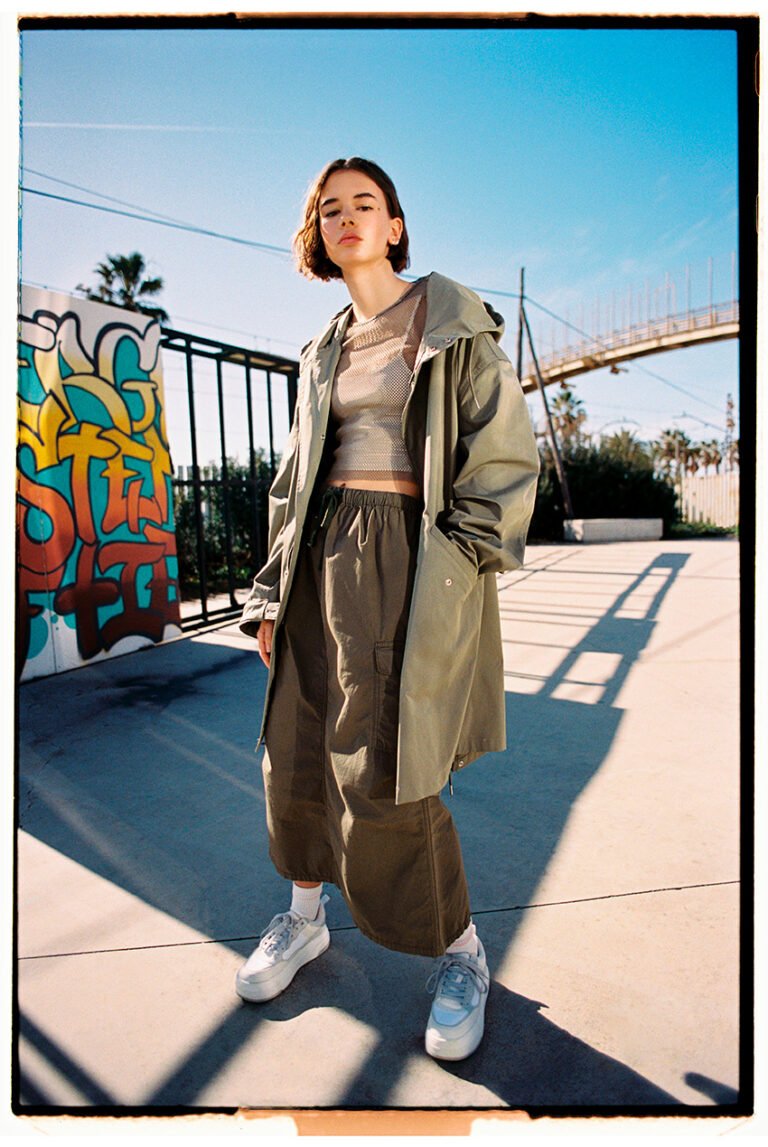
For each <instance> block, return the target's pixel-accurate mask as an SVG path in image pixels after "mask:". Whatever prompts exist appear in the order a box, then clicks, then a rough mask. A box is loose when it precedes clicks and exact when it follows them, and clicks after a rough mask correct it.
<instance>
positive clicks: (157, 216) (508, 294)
mask: <svg viewBox="0 0 768 1147" xmlns="http://www.w3.org/2000/svg"><path fill="white" fill-rule="evenodd" d="M22 170H23V171H28V172H29V173H30V174H31V175H38V176H40V177H41V178H42V179H50V180H51V182H53V183H60V184H61V185H62V186H64V187H72V188H74V189H75V190H76V191H85V192H86V193H87V194H88V195H96V196H97V197H98V198H99V199H106V200H108V201H109V202H110V203H120V204H122V206H123V207H133V208H135V210H136V211H137V212H141V213H142V214H136V215H133V214H128V212H124V211H115V210H114V209H112V210H111V213H112V214H114V215H125V216H126V217H127V218H129V219H140V220H141V221H142V222H144V223H158V224H161V225H165V226H169V227H170V226H173V227H177V228H179V229H182V230H186V231H191V232H192V233H193V234H197V235H207V236H208V237H209V238H212V239H226V240H227V241H228V242H230V243H242V244H244V245H246V246H249V247H255V248H257V249H259V250H264V251H269V252H273V253H277V254H281V255H290V254H291V253H292V252H291V250H290V248H289V247H277V246H275V245H274V244H271V243H260V242H257V241H256V240H254V239H241V238H240V237H238V236H236V235H225V234H222V233H221V232H218V231H211V230H209V229H207V228H205V227H198V226H197V225H196V224H194V223H187V222H186V221H185V220H181V219H176V218H174V217H173V216H171V215H164V214H163V213H162V212H160V211H154V210H153V209H152V208H151V207H144V206H143V205H142V204H139V203H131V202H129V201H128V200H126V199H118V198H117V197H116V196H114V195H105V194H104V193H103V192H101V191H94V189H93V188H92V187H84V186H83V185H82V184H80V183H71V182H70V181H69V180H66V179H59V178H58V176H55V175H48V174H47V173H46V172H44V171H37V170H36V169H35V168H32V167H24V168H23V169H22ZM20 190H21V191H25V192H27V193H28V194H30V195H42V196H45V197H46V198H48V199H56V200H58V201H59V202H61V203H72V204H74V205H75V206H77V207H90V208H91V209H92V210H93V211H110V208H107V207H103V206H102V205H101V204H100V203H86V202H85V200H82V199H71V198H69V197H68V196H66V195H54V194H53V193H52V192H49V191H41V190H39V189H37V188H34V187H24V186H23V185H21V188H20ZM149 216H154V218H149ZM416 277H417V276H415V275H404V276H403V278H404V279H415V278H416ZM469 289H470V290H471V291H477V293H478V294H484V295H499V296H500V297H502V298H505V299H519V298H520V293H519V291H501V290H495V289H493V288H491V287H473V286H470V288H469ZM532 301H533V300H532Z"/></svg>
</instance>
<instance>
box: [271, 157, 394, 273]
mask: <svg viewBox="0 0 768 1147" xmlns="http://www.w3.org/2000/svg"><path fill="white" fill-rule="evenodd" d="M334 171H360V172H362V174H363V175H367V176H368V177H369V179H372V180H373V182H374V183H375V184H376V186H377V187H378V189H379V191H381V193H382V195H383V196H384V199H385V201H386V204H387V210H388V211H389V217H390V219H395V218H398V219H402V221H403V233H402V235H401V236H400V241H399V243H397V244H395V245H391V244H390V248H389V252H388V254H387V258H388V259H389V261H390V263H391V264H392V267H393V269H394V270H395V271H404V270H405V268H406V267H408V266H409V265H410V259H409V258H408V231H407V230H406V226H405V213H404V212H403V208H402V205H401V203H400V200H399V198H398V195H397V191H396V190H395V185H394V183H393V182H392V180H391V179H390V178H389V176H388V175H387V173H386V171H383V170H382V169H381V168H380V167H379V165H378V163H374V162H373V160H371V159H361V158H360V156H359V155H352V156H350V157H349V159H334V160H333V161H332V162H331V163H329V164H327V165H326V166H325V167H324V168H323V170H322V171H321V172H320V174H319V175H318V176H317V178H316V179H315V180H314V181H313V182H312V184H311V185H310V188H309V191H308V192H307V197H306V199H305V200H304V218H303V220H302V223H301V226H300V227H299V229H298V231H297V232H296V234H295V235H294V236H293V243H292V246H293V252H294V255H295V256H296V263H297V267H298V269H299V271H301V273H302V275H306V277H307V278H308V279H323V280H325V281H326V282H327V281H328V279H340V278H341V277H342V275H341V268H340V267H337V266H336V264H335V263H333V262H331V260H330V259H329V258H328V255H327V254H326V251H325V245H324V244H323V240H322V236H321V235H320V196H321V194H322V191H323V187H324V186H325V183H326V180H327V179H328V178H329V177H330V176H331V175H333V173H334Z"/></svg>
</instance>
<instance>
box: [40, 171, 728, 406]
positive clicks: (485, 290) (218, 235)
mask: <svg viewBox="0 0 768 1147" xmlns="http://www.w3.org/2000/svg"><path fill="white" fill-rule="evenodd" d="M24 170H26V171H30V172H32V169H31V168H25V169H24ZM33 174H37V175H39V176H42V178H44V179H50V180H53V181H54V182H56V183H62V184H65V185H67V186H71V187H74V188H77V189H78V190H81V191H86V192H88V194H91V195H97V196H99V198H102V199H108V200H110V201H111V202H115V203H123V204H125V203H126V201H125V200H121V199H116V198H115V197H113V196H108V195H103V194H102V193H101V192H99V191H93V190H92V189H91V188H86V187H81V186H80V185H78V184H68V183H67V181H66V180H62V179H58V178H57V177H56V176H52V175H46V174H45V173H43V172H40V171H38V172H33ZM20 190H21V191H24V192H26V193H27V194H29V195H40V196H43V197H44V198H46V199H55V200H58V201H59V202H62V203H71V204H74V205H75V206H77V207H89V208H90V209H91V210H92V211H104V212H107V213H109V214H111V215H120V216H123V217H124V218H127V219H138V220H140V221H141V222H144V223H155V224H157V226H160V227H170V228H173V229H174V230H179V231H189V232H191V233H192V234H195V235H205V236H207V237H208V238H211V239H223V240H225V241H226V242H229V243H237V244H239V245H241V246H245V247H252V248H254V249H256V250H259V251H265V252H267V253H268V254H276V255H290V254H291V250H290V248H288V247H278V246H276V245H275V244H272V243H261V242H259V241H257V240H255V239H243V238H241V237H240V236H237V235H227V234H225V233H223V232H221V231H212V230H210V229H208V228H205V227H198V226H197V225H195V224H192V223H184V222H181V221H179V220H175V219H173V218H171V217H170V216H161V215H160V214H159V213H158V212H152V211H151V208H146V207H142V208H141V209H140V210H141V211H142V212H147V211H149V212H151V215H154V216H155V218H152V217H151V215H147V214H139V213H134V212H128V211H120V210H117V209H116V208H114V207H105V206H103V205H102V204H100V203H86V202H85V200H82V199H72V198H70V197H69V196H66V195H54V194H53V193H52V192H49V191H41V190H39V189H38V188H34V187H24V186H23V185H21V186H20ZM129 206H134V207H138V205H137V204H129ZM403 277H404V278H406V279H412V278H414V276H411V275H405V276H403ZM470 290H473V291H476V292H477V293H478V294H483V295H499V296H501V297H503V298H507V299H519V298H520V293H519V291H502V290H498V289H494V288H491V287H477V286H473V287H470ZM525 297H526V300H527V301H528V302H530V303H532V304H533V306H535V307H538V308H539V310H541V311H544V313H545V314H547V315H549V316H550V317H551V318H553V319H556V320H557V322H560V323H562V324H563V325H564V326H566V327H569V328H570V329H571V330H573V331H575V332H576V333H577V334H580V335H581V336H582V337H583V338H593V337H594V336H592V335H589V334H587V332H586V331H583V330H581V328H580V327H577V326H576V325H575V324H574V323H571V322H570V321H569V320H568V319H564V318H563V317H562V315H558V314H556V313H555V312H554V311H552V310H550V309H549V307H546V306H544V304H543V303H540V302H538V301H537V300H536V299H534V298H533V297H532V296H530V295H526V296H525ZM221 329H223V330H224V329H226V328H221ZM597 341H598V342H602V343H604V340H603V339H601V338H600V336H599V335H598V336H597ZM630 361H631V365H632V367H634V369H635V370H639V371H641V372H642V373H643V374H647V375H648V376H649V377H650V378H655V379H657V380H658V381H659V382H662V383H663V384H664V385H665V386H669V387H671V388H672V389H673V390H678V391H679V392H680V393H681V394H684V395H686V397H688V398H691V399H693V401H694V402H698V403H700V404H701V405H702V406H708V407H709V408H710V409H711V410H719V409H720V407H718V406H716V405H715V404H714V403H713V402H708V401H707V400H706V399H704V398H699V397H698V395H696V394H694V393H693V392H692V391H690V390H687V389H686V388H685V387H684V386H680V385H679V383H676V382H672V381H671V379H668V378H664V376H663V375H660V374H657V373H656V372H655V371H652V370H648V368H647V367H644V366H640V365H639V364H638V363H637V362H635V361H633V360H630Z"/></svg>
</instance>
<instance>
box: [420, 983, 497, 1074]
mask: <svg viewBox="0 0 768 1147" xmlns="http://www.w3.org/2000/svg"><path fill="white" fill-rule="evenodd" d="M487 1002H488V993H487V992H485V993H484V995H483V997H482V999H481V1000H480V1003H479V1005H478V1006H477V1008H476V1009H475V1010H474V1012H473V1013H472V1015H471V1016H469V1017H468V1018H467V1019H466V1020H465V1021H464V1023H463V1024H459V1025H458V1026H457V1027H456V1028H454V1029H453V1030H452V1031H451V1033H450V1035H448V1034H446V1029H445V1028H437V1027H432V1025H431V1024H429V1025H428V1026H427V1032H426V1035H425V1037H424V1047H425V1048H426V1051H427V1054H428V1055H431V1056H432V1058H433V1059H448V1060H454V1059H466V1058H467V1056H469V1055H472V1052H473V1051H477V1049H478V1047H479V1046H480V1043H481V1042H482V1038H483V1034H484V1032H485V1005H486V1003H487Z"/></svg>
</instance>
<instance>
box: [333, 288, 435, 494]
mask: <svg viewBox="0 0 768 1147" xmlns="http://www.w3.org/2000/svg"><path fill="white" fill-rule="evenodd" d="M425 312H426V279H417V280H416V282H415V283H414V284H413V286H412V287H409V288H408V290H407V291H406V292H405V294H403V295H401V296H400V298H399V299H398V300H397V302H395V303H393V304H392V305H391V306H390V307H387V308H386V310H384V311H381V312H380V313H379V314H378V315H374V316H373V318H372V319H368V320H367V321H366V322H362V323H353V322H350V323H349V324H348V326H347V329H346V332H345V335H344V340H343V342H342V349H341V356H340V358H339V365H338V368H337V370H336V377H335V379H334V383H333V391H332V395H331V410H332V412H333V417H334V419H335V420H336V423H337V433H336V443H337V445H336V449H335V451H334V456H333V464H332V466H331V469H330V472H329V474H328V478H329V479H333V480H334V481H345V482H346V481H350V480H354V479H355V478H393V477H394V478H411V479H413V477H414V474H413V467H412V466H411V461H410V459H409V457H408V452H407V451H406V448H405V443H404V442H403V433H402V427H401V419H402V416H403V408H404V406H405V401H406V399H407V397H408V393H409V390H410V383H411V375H412V373H413V367H414V363H415V361H416V353H417V351H418V349H419V343H420V342H421V336H422V334H423V332H424V316H425Z"/></svg>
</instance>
